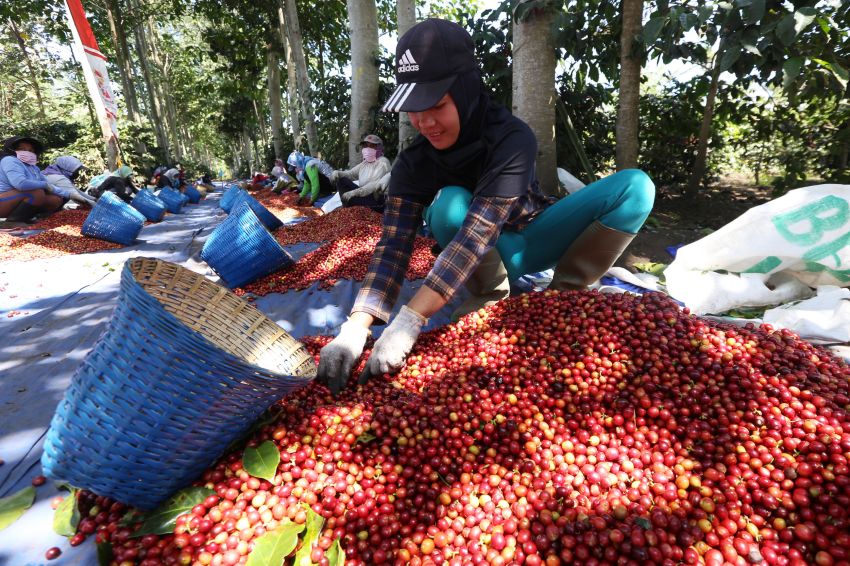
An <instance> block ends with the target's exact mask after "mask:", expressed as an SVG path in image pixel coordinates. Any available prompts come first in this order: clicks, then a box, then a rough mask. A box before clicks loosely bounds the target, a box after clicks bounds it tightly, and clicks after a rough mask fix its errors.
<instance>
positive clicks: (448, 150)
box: [319, 19, 655, 393]
mask: <svg viewBox="0 0 850 566" xmlns="http://www.w3.org/2000/svg"><path fill="white" fill-rule="evenodd" d="M396 64H397V67H396V79H397V82H398V87H397V88H396V91H395V92H394V93H393V94H392V96H390V98H389V100H388V101H387V103H386V104H385V105H384V107H383V110H384V111H390V112H400V111H405V112H408V113H409V116H410V121H411V123H412V124H413V126H414V127H415V128H416V129H417V130H418V131H419V133H420V135H419V136H417V137H416V139H415V140H414V142H413V143H412V144H411V145H410V147H408V148H407V149H406V150H405V151H403V152H402V153H401V154H400V155H399V157H398V159H397V160H396V163H395V165H394V166H393V170H392V175H391V177H390V187H389V191H388V194H387V198H386V204H385V211H384V221H383V224H384V227H383V234H382V237H381V240H380V242H379V243H378V245H377V247H376V248H375V255H374V257H373V258H372V262H371V264H370V266H369V272H368V274H367V276H366V279H365V280H364V282H363V286H362V287H361V289H360V293H359V294H358V295H357V299H356V301H355V303H354V306H353V307H352V309H351V316H350V317H349V319H348V321H346V322H345V323H344V324H343V325H342V328H341V329H340V333H339V335H338V336H337V337H336V338H335V339H334V340H333V341H332V342H331V343H330V344H328V345H327V346H325V347H324V348H323V349H322V351H321V354H320V361H319V379H322V380H324V381H326V382H327V383H328V385H329V386H330V388H331V391H333V392H334V393H337V392H338V391H339V390H340V389H341V388H342V387H343V386H344V385H345V383H346V382H347V380H348V375H349V374H350V372H351V369H352V367H353V366H354V363H355V361H356V360H357V358H358V357H359V356H360V354H361V353H362V352H363V348H364V345H365V342H366V338H367V337H368V334H369V327H370V326H371V325H372V324H373V323H376V322H378V323H385V322H387V321H388V320H389V318H390V313H391V312H392V309H393V306H394V305H395V302H396V299H397V298H398V293H399V290H400V289H401V285H402V282H403V281H404V274H405V272H406V271H407V266H408V264H409V262H410V254H411V251H412V249H413V242H414V239H415V237H416V231H417V229H418V227H419V226H420V225H421V223H422V220H423V219H424V220H425V222H426V223H427V224H428V226H429V227H430V228H431V231H432V232H433V233H434V236H435V238H436V239H437V241H438V242H439V243H440V246H441V247H442V248H443V250H442V252H441V253H440V255H439V256H438V257H437V260H436V262H435V263H434V267H433V269H432V270H431V272H430V273H429V274H428V276H427V278H426V279H425V282H424V284H423V285H422V287H421V288H420V289H419V290H418V291H417V293H416V294H415V295H414V297H413V298H412V299H411V300H410V302H409V303H408V304H407V305H404V306H402V308H401V310H400V311H399V312H398V314H397V315H396V316H395V318H394V319H393V320H392V322H391V323H390V324H389V326H387V328H386V329H385V330H384V332H383V334H382V335H381V337H380V338H379V339H378V340H377V341H376V342H375V347H374V348H373V350H372V354H371V355H370V357H369V360H368V361H367V363H366V368H365V369H364V371H363V374H362V375H361V376H360V380H361V382H363V381H365V380H367V379H368V378H369V377H371V376H373V375H379V374H382V373H386V372H394V371H397V370H398V369H399V368H400V367H401V366H402V365H403V364H404V360H405V359H406V357H407V355H408V353H409V352H410V350H411V348H412V347H413V344H414V343H415V342H416V339H417V338H418V336H419V333H420V331H421V329H422V327H423V326H424V325H425V323H426V322H427V321H428V318H429V317H430V316H432V315H433V314H434V313H436V312H437V311H438V310H440V309H441V308H442V307H443V306H445V304H446V303H448V302H449V300H451V298H452V296H453V295H454V293H455V292H456V291H457V290H458V289H459V288H460V287H461V285H465V286H466V287H467V289H468V290H469V291H470V293H471V297H470V299H469V300H468V301H466V302H465V303H464V304H463V305H461V307H460V308H459V309H458V311H456V312H455V316H459V315H462V314H466V313H468V312H472V311H473V310H477V309H478V308H481V307H483V306H486V305H488V304H492V303H494V302H496V301H498V300H501V299H503V298H505V297H507V296H508V294H509V292H510V286H509V280H510V279H515V278H518V277H520V276H522V275H524V274H526V273H533V272H537V271H542V270H545V269H549V268H552V267H554V268H555V275H554V277H553V280H552V283H551V284H550V286H549V288H550V289H560V290H566V289H579V288H583V287H586V286H587V285H589V284H591V283H593V282H594V281H596V280H597V279H598V278H599V277H601V276H602V275H603V274H604V273H605V272H606V271H607V270H608V269H609V268H610V267H611V265H613V264H614V262H615V261H616V260H617V258H618V257H619V256H620V254H622V252H623V251H624V250H625V249H626V247H627V246H628V244H629V243H630V242H631V240H632V239H633V238H634V236H635V234H636V233H637V231H638V230H639V229H640V227H641V226H642V225H643V223H644V221H645V220H646V218H647V217H648V216H649V213H650V211H651V209H652V204H653V201H654V196H655V188H654V186H653V184H652V182H651V181H650V180H649V177H647V176H646V174H645V173H643V172H641V171H638V170H635V169H632V170H626V171H620V172H618V173H616V174H614V175H611V176H610V177H607V178H605V179H602V180H600V181H597V182H595V183H593V184H591V185H589V186H588V187H585V188H584V189H582V190H581V191H580V192H578V193H575V194H573V195H570V196H569V197H566V198H564V199H561V200H560V201H558V202H555V203H553V202H552V201H551V200H550V199H549V198H547V197H546V196H544V195H543V194H542V192H541V191H540V188H539V186H538V183H537V177H536V174H535V155H536V152H537V141H536V139H535V137H534V134H533V133H532V132H531V130H530V128H529V127H528V125H527V124H525V122H523V121H522V120H520V119H518V118H515V117H514V116H512V115H511V114H510V112H508V111H507V110H506V109H505V108H504V107H502V106H499V105H498V104H495V103H494V102H492V101H491V100H490V98H489V96H488V95H487V93H486V91H485V89H484V86H483V83H482V81H481V75H480V71H479V69H478V65H477V63H476V61H475V56H474V48H473V43H472V38H471V37H470V36H469V34H468V33H467V32H466V31H465V30H464V29H463V28H461V27H460V26H458V25H457V24H454V23H451V22H448V21H445V20H439V19H429V20H425V21H423V22H421V23H419V24H417V25H416V26H414V27H413V28H411V29H410V30H409V31H408V32H407V33H406V34H404V36H403V37H402V38H401V39H400V40H399V43H398V46H397V47H396Z"/></svg>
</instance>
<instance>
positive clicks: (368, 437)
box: [357, 430, 377, 444]
mask: <svg viewBox="0 0 850 566" xmlns="http://www.w3.org/2000/svg"><path fill="white" fill-rule="evenodd" d="M376 438H377V436H375V435H374V434H372V433H371V432H369V431H368V430H366V431H363V432H362V433H361V434H360V436H358V437H357V442H363V443H364V444H365V443H368V442H372V441H373V440H375V439H376Z"/></svg>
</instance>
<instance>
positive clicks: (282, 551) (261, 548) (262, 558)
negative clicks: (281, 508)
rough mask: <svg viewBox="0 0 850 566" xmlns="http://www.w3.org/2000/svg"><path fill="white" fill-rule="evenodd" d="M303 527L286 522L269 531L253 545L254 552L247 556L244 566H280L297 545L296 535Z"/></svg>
mask: <svg viewBox="0 0 850 566" xmlns="http://www.w3.org/2000/svg"><path fill="white" fill-rule="evenodd" d="M303 530H304V525H299V524H298V523H292V522H286V523H284V524H282V525H281V526H279V527H278V528H276V529H275V530H273V531H269V532H267V533H266V534H264V535H263V536H261V537H260V538H258V539H257V540H256V542H255V543H254V550H252V551H251V554H249V555H248V562H247V564H246V565H245V566H280V565H281V564H283V559H284V558H286V557H287V556H289V553H291V552H292V551H293V550H295V546H296V545H297V544H298V533H300V532H301V531H303Z"/></svg>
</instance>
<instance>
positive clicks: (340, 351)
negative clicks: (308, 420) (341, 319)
mask: <svg viewBox="0 0 850 566" xmlns="http://www.w3.org/2000/svg"><path fill="white" fill-rule="evenodd" d="M368 337H369V329H368V328H364V327H363V326H362V325H360V324H357V323H356V322H352V321H351V320H349V321H347V322H345V323H343V325H342V327H341V328H340V330H339V335H338V336H337V337H336V338H334V339H333V340H332V341H331V343H330V344H328V345H327V346H325V347H324V348H322V350H321V351H320V352H319V371H318V374H317V379H318V380H319V381H323V382H325V383H327V384H328V388H330V390H331V393H333V394H334V395H336V394H337V393H339V392H340V391H341V390H342V388H343V387H345V384H346V382H347V381H348V376H349V375H350V374H351V370H352V368H353V367H354V363H355V362H356V361H357V358H359V357H360V354H362V353H363V346H365V345H366V338H368Z"/></svg>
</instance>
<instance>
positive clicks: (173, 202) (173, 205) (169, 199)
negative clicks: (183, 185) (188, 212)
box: [157, 187, 183, 214]
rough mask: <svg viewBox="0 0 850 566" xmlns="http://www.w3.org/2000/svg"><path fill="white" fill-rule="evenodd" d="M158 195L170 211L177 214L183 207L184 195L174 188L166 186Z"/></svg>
mask: <svg viewBox="0 0 850 566" xmlns="http://www.w3.org/2000/svg"><path fill="white" fill-rule="evenodd" d="M157 196H158V197H159V198H160V200H162V202H164V203H165V207H166V208H167V209H168V212H171V213H173V214H177V213H179V212H180V209H181V208H183V195H181V194H180V193H178V192H177V191H175V190H174V189H169V188H168V187H165V188H164V189H162V190H161V191H159V194H158V195H157Z"/></svg>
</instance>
